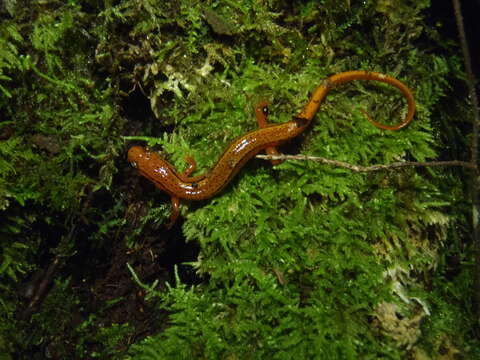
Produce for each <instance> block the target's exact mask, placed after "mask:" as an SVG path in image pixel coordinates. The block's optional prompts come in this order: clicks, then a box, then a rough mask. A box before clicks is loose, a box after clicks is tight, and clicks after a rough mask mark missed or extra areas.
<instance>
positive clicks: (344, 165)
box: [256, 155, 477, 172]
mask: <svg viewBox="0 0 480 360" xmlns="http://www.w3.org/2000/svg"><path fill="white" fill-rule="evenodd" d="M256 157H257V158H259V159H264V160H301V161H315V162H319V163H321V164H327V165H332V166H336V167H342V168H345V169H349V170H352V171H354V172H369V171H380V170H390V169H394V168H401V167H428V166H461V167H465V168H469V169H474V170H475V169H477V166H476V165H475V164H472V163H471V162H467V161H460V160H451V161H420V162H417V161H402V162H394V163H391V164H376V165H370V166H361V165H354V164H350V163H347V162H344V161H338V160H332V159H327V158H324V157H319V156H308V155H257V156H256Z"/></svg>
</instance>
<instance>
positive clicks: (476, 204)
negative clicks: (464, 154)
mask: <svg viewBox="0 0 480 360" xmlns="http://www.w3.org/2000/svg"><path fill="white" fill-rule="evenodd" d="M453 9H454V13H455V21H456V23H457V28H458V35H459V37H460V44H461V46H462V53H463V61H464V63H465V71H466V73H467V85H468V92H469V95H470V99H471V101H472V110H473V116H474V117H473V125H472V143H471V145H470V151H471V162H472V163H473V164H476V163H477V161H478V134H479V129H478V128H479V124H480V114H479V108H478V98H477V94H476V92H475V77H474V75H473V70H472V62H471V60H470V51H469V50H468V43H467V37H466V35H465V28H464V25H463V17H462V8H461V6H460V1H459V0H453ZM476 170H477V171H473V172H472V175H471V176H472V182H471V184H472V185H471V196H472V227H473V233H472V239H473V246H474V251H475V276H474V284H473V302H474V305H473V307H474V311H475V315H476V330H477V337H478V336H480V335H479V334H480V224H479V213H480V197H479V190H478V188H479V187H480V179H479V176H478V175H479V174H478V169H476Z"/></svg>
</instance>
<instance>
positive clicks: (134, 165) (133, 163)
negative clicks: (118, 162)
mask: <svg viewBox="0 0 480 360" xmlns="http://www.w3.org/2000/svg"><path fill="white" fill-rule="evenodd" d="M130 165H132V167H134V168H135V169H136V168H137V163H136V162H135V161H131V162H130Z"/></svg>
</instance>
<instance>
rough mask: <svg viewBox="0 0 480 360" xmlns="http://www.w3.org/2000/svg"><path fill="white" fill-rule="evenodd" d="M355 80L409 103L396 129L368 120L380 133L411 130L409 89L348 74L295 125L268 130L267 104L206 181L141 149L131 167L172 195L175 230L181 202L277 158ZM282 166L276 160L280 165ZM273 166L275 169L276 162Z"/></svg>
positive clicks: (379, 77) (324, 86)
mask: <svg viewBox="0 0 480 360" xmlns="http://www.w3.org/2000/svg"><path fill="white" fill-rule="evenodd" d="M353 80H372V81H380V82H383V83H387V84H389V85H392V86H394V87H396V88H397V89H398V90H400V92H401V93H402V95H403V96H404V97H405V99H406V101H407V105H408V111H407V114H406V116H405V118H404V119H403V121H402V122H401V123H399V124H397V125H385V124H380V123H378V122H376V121H374V120H373V119H372V118H370V116H368V114H366V113H365V114H366V116H367V119H368V120H369V121H370V122H371V123H372V124H373V125H374V126H376V127H378V128H380V129H385V130H399V129H401V128H404V127H405V126H407V125H408V124H409V123H410V122H411V121H412V119H413V116H414V114H415V100H414V98H413V94H412V92H411V91H410V89H409V88H408V87H407V86H406V85H405V84H403V83H402V82H400V81H399V80H397V79H395V78H393V77H390V76H388V75H384V74H381V73H377V72H370V71H361V70H358V71H346V72H342V73H338V74H335V75H332V76H330V77H328V78H327V79H325V80H323V81H322V83H321V84H320V86H318V87H317V88H316V89H315V90H314V91H313V93H312V95H311V96H310V99H309V101H308V102H307V104H306V105H305V106H304V107H303V109H302V110H301V111H300V113H299V114H298V115H297V116H295V117H293V118H292V120H290V121H288V122H285V123H281V124H269V123H268V121H267V115H268V108H267V104H266V103H265V102H262V103H260V104H258V105H257V107H256V109H255V113H256V118H257V122H258V125H259V128H258V129H257V130H254V131H250V132H247V133H246V134H245V135H242V136H239V137H237V138H236V139H235V140H233V141H232V142H231V143H230V144H229V145H228V146H227V148H226V149H225V151H224V152H223V154H222V155H221V156H220V158H219V159H218V161H217V162H216V164H215V165H214V166H213V168H212V169H210V171H208V172H207V173H205V174H203V175H199V176H193V177H191V176H190V174H191V173H192V172H193V171H195V168H196V163H195V161H194V160H193V159H192V158H187V162H188V164H189V167H188V168H187V170H186V171H185V172H183V173H179V172H177V171H176V170H175V168H174V167H173V166H172V165H171V164H170V163H169V162H168V161H167V160H165V159H163V158H162V157H160V156H159V155H158V154H157V153H155V152H152V151H149V150H147V149H145V148H143V147H140V146H133V147H131V148H130V149H129V151H128V161H129V162H130V163H131V164H132V166H134V167H135V168H137V170H138V171H139V173H140V174H141V175H142V176H144V177H145V178H147V179H148V180H150V181H152V182H153V183H154V184H155V186H156V187H157V188H159V189H160V190H163V191H165V192H166V193H168V194H169V195H170V197H171V199H172V214H171V218H170V224H169V226H172V225H173V224H174V222H175V221H176V219H177V217H178V215H179V202H180V199H186V200H204V199H208V198H211V197H212V196H215V195H216V194H218V193H219V192H220V191H221V190H222V189H223V188H225V186H226V185H227V184H228V183H229V182H230V180H232V178H233V177H234V176H235V175H236V174H237V173H238V172H239V170H240V169H241V168H242V167H243V165H245V163H246V162H247V161H248V160H249V159H251V158H252V157H253V156H255V155H256V154H258V153H259V152H260V151H262V150H266V151H267V153H268V154H278V152H277V150H276V146H278V145H280V144H283V143H284V142H286V141H288V140H290V139H292V138H294V137H296V136H298V135H299V134H301V133H302V132H303V131H305V129H306V128H307V127H308V126H309V125H310V123H311V121H312V119H313V117H314V116H315V114H316V113H317V111H318V109H319V107H320V105H321V104H322V102H323V100H324V99H325V97H326V96H327V94H328V92H329V91H330V90H332V89H333V88H334V87H336V86H338V85H340V84H344V83H346V82H350V81H353ZM277 162H278V160H277ZM272 163H274V164H275V163H276V162H273V161H272Z"/></svg>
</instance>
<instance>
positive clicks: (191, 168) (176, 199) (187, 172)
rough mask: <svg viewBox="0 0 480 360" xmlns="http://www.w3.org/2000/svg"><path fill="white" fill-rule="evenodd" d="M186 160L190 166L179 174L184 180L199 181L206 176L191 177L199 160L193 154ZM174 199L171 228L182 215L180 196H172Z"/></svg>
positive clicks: (168, 226)
mask: <svg viewBox="0 0 480 360" xmlns="http://www.w3.org/2000/svg"><path fill="white" fill-rule="evenodd" d="M185 161H186V162H187V164H188V166H187V168H186V169H185V171H184V172H183V173H179V174H178V176H179V177H180V179H181V180H182V181H184V182H197V181H200V180H202V179H203V178H205V175H198V176H194V177H190V175H191V174H192V173H193V172H194V171H195V169H196V168H197V162H196V161H195V159H194V158H192V157H191V156H186V157H185ZM171 200H172V213H171V215H170V222H169V223H168V224H167V229H170V228H171V227H172V226H173V225H174V224H175V222H176V221H177V219H178V216H179V215H180V198H179V197H177V196H171Z"/></svg>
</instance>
